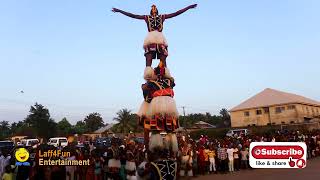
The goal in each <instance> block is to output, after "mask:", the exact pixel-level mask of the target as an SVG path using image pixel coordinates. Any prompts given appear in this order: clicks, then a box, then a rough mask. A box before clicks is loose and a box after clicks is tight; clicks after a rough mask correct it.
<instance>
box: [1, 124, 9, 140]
mask: <svg viewBox="0 0 320 180" xmlns="http://www.w3.org/2000/svg"><path fill="white" fill-rule="evenodd" d="M9 134H10V125H9V121H1V122H0V139H5V138H6V137H8V136H9Z"/></svg>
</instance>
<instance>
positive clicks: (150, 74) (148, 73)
mask: <svg viewBox="0 0 320 180" xmlns="http://www.w3.org/2000/svg"><path fill="white" fill-rule="evenodd" d="M143 78H144V79H145V80H156V79H157V76H156V75H155V73H154V69H153V68H152V67H150V66H147V67H146V68H145V69H144V73H143Z"/></svg>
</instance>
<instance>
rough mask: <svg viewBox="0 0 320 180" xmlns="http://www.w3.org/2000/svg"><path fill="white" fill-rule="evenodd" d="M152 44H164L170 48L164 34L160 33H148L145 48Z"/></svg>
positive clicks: (144, 43)
mask: <svg viewBox="0 0 320 180" xmlns="http://www.w3.org/2000/svg"><path fill="white" fill-rule="evenodd" d="M150 44H163V45H165V46H168V43H167V40H166V38H165V37H164V35H163V33H162V32H159V31H151V32H148V34H147V36H146V38H145V39H144V42H143V47H146V46H148V45H150Z"/></svg>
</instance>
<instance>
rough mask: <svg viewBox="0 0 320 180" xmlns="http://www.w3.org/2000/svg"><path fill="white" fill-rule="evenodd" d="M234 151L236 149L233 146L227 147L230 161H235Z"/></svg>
mask: <svg viewBox="0 0 320 180" xmlns="http://www.w3.org/2000/svg"><path fill="white" fill-rule="evenodd" d="M233 153H234V149H233V148H229V149H227V154H228V158H229V161H230V160H232V161H233Z"/></svg>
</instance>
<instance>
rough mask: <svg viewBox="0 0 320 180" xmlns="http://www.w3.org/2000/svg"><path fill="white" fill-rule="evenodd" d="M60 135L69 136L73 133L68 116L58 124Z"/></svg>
mask: <svg viewBox="0 0 320 180" xmlns="http://www.w3.org/2000/svg"><path fill="white" fill-rule="evenodd" d="M57 131H58V136H68V135H70V134H72V125H71V124H70V123H69V121H68V120H67V118H63V119H62V120H61V121H59V122H58V124H57Z"/></svg>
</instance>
